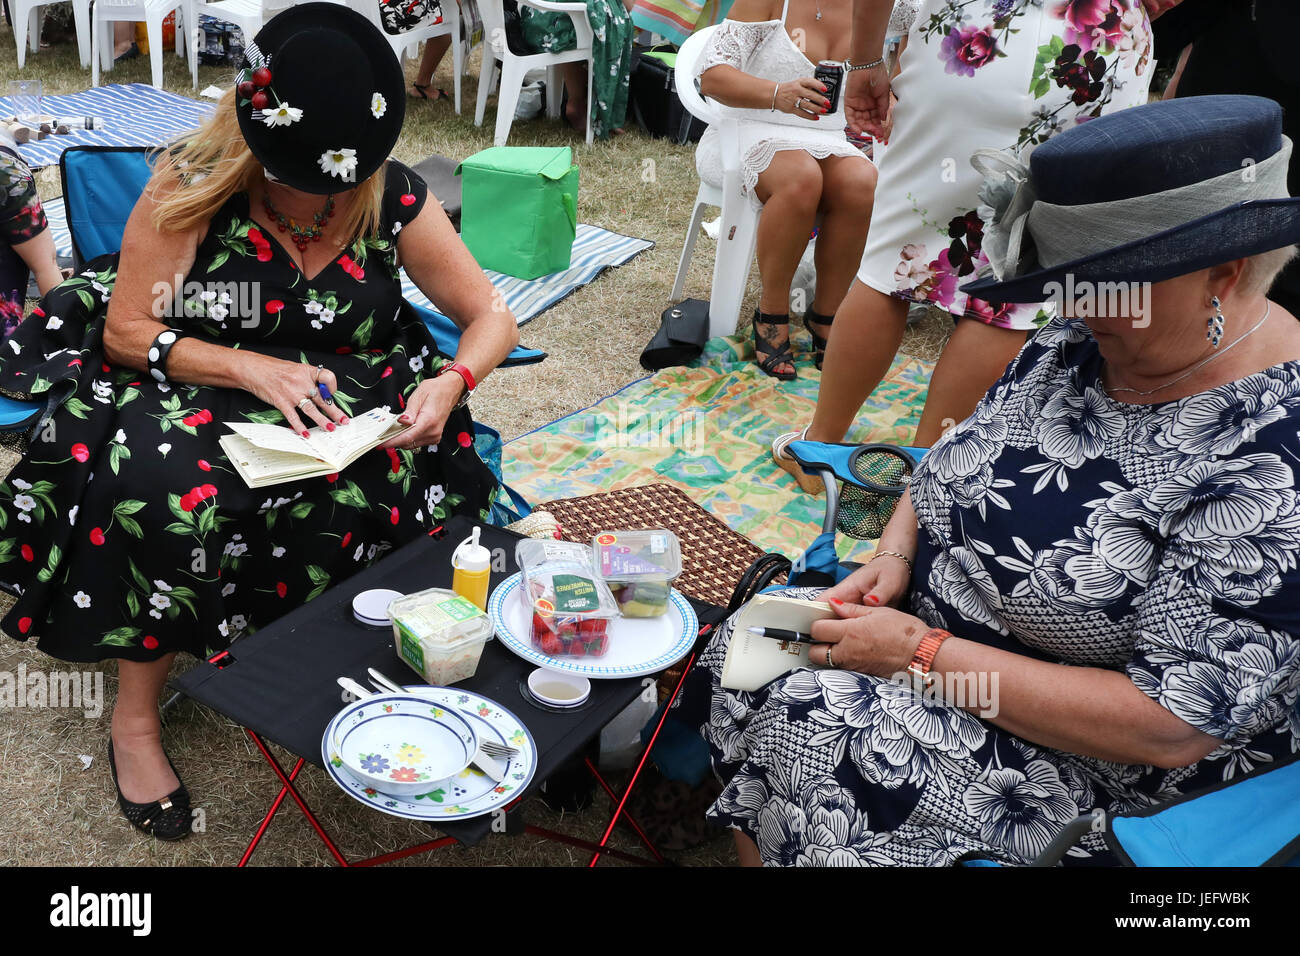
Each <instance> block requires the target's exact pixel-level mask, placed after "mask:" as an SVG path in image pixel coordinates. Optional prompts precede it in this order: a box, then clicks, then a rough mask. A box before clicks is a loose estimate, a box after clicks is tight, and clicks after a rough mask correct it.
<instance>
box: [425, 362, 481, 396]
mask: <svg viewBox="0 0 1300 956" xmlns="http://www.w3.org/2000/svg"><path fill="white" fill-rule="evenodd" d="M444 372H455V373H456V374H457V375H459V376H460V377H461V378H463V379H464V380H465V392H466V394H468V393H469V392H472V391H474V389H475V388H476V387H477V383H476V382H475V381H474V373H473V372H471V371H470V370H469V369H467V368H466V367H465V366H463V365H461V364H460V363H459V362H448V363H447V364H446V365H444V366H443V367H442V368H440V369H438V375H441V374H443V373H444ZM435 377H436V376H435Z"/></svg>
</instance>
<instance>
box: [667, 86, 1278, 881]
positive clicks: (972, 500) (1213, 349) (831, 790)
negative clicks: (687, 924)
mask: <svg viewBox="0 0 1300 956" xmlns="http://www.w3.org/2000/svg"><path fill="white" fill-rule="evenodd" d="M1176 103H1177V104H1186V105H1175V102H1174V101H1171V102H1169V103H1159V104H1153V105H1151V106H1141V107H1135V108H1134V109H1133V110H1131V111H1128V112H1126V113H1121V114H1117V115H1116V116H1114V117H1107V118H1102V119H1099V120H1096V121H1095V122H1094V123H1091V124H1088V125H1086V126H1082V127H1079V128H1078V129H1077V130H1074V131H1071V132H1068V133H1063V134H1062V135H1061V136H1060V137H1059V138H1058V139H1057V140H1054V141H1053V142H1052V143H1049V144H1048V145H1046V146H1043V147H1041V148H1040V150H1039V152H1038V153H1036V154H1035V159H1034V163H1033V173H1032V181H1031V182H1030V183H1028V184H1026V185H1024V186H1022V187H1021V190H1020V191H1019V192H1018V193H1017V195H1020V196H1021V197H1022V198H1023V197H1024V196H1025V195H1028V197H1029V198H1030V199H1032V198H1033V196H1034V192H1033V190H1034V188H1038V189H1039V193H1038V195H1039V196H1041V197H1042V202H1041V203H1040V202H1035V203H1034V204H1033V205H1032V206H1020V207H1019V208H1020V209H1021V211H1022V212H1023V211H1024V210H1025V209H1026V208H1031V209H1032V210H1033V211H1032V212H1029V213H1028V215H1027V222H1028V227H1027V230H1026V232H1025V233H1024V236H1025V238H1024V239H1023V244H1024V248H1022V250H1021V251H1020V253H1019V257H1018V255H1017V253H1016V250H1015V249H1014V244H1015V242H1019V241H1021V239H1020V238H1019V236H1020V233H1019V229H1020V227H1021V226H1022V225H1023V223H1022V222H1021V221H1011V218H1012V217H1014V215H1015V214H1014V212H1013V213H1008V212H1007V210H1008V208H1011V209H1013V210H1014V209H1015V208H1016V203H1015V201H1014V200H1011V198H1010V197H1011V192H1015V191H1014V190H1012V191H1011V192H1007V193H1003V194H1002V195H1001V196H997V195H990V203H991V206H992V208H993V211H994V213H995V217H994V220H993V221H994V223H995V229H994V236H993V238H994V242H993V243H992V244H991V245H990V246H989V248H994V249H997V250H1006V249H1007V248H1008V246H1007V239H1006V235H1007V234H1014V237H1015V238H1013V239H1012V246H1013V248H1012V249H1011V251H1010V252H1007V253H1006V254H1005V262H1004V261H1003V259H1002V258H999V260H998V269H999V271H998V275H999V276H1002V280H1003V281H1001V282H999V281H997V280H994V279H990V280H988V281H984V282H981V283H979V284H978V285H977V286H975V287H974V288H973V289H972V294H980V295H983V294H985V292H987V293H988V294H989V296H990V297H991V298H997V297H999V296H1005V297H1006V298H1007V299H1008V300H1010V301H1017V302H1020V301H1042V300H1043V299H1044V298H1046V297H1047V296H1045V295H1044V293H1043V289H1044V288H1045V287H1046V286H1045V279H1044V277H1045V278H1046V279H1053V280H1059V279H1060V278H1061V276H1062V275H1063V274H1064V273H1065V272H1077V276H1078V279H1077V281H1078V282H1080V283H1081V285H1080V286H1078V288H1082V287H1083V285H1086V284H1087V283H1089V282H1092V281H1093V277H1095V276H1106V277H1108V278H1110V277H1114V276H1115V275H1117V274H1123V270H1128V272H1129V274H1131V275H1133V276H1134V279H1135V282H1134V283H1132V285H1136V286H1139V288H1140V284H1141V282H1142V281H1146V280H1148V279H1150V280H1152V281H1154V284H1150V283H1148V286H1147V289H1146V292H1145V293H1143V294H1144V295H1145V300H1144V301H1145V302H1146V307H1145V308H1149V309H1150V311H1145V312H1142V311H1140V310H1135V309H1134V308H1133V307H1132V304H1131V303H1130V305H1129V306H1128V307H1126V308H1113V309H1109V310H1102V312H1101V313H1100V314H1099V312H1098V311H1089V312H1083V311H1082V310H1081V309H1079V306H1078V303H1077V302H1075V303H1071V302H1066V305H1067V306H1069V307H1070V310H1071V311H1081V312H1082V317H1074V318H1059V317H1058V318H1055V319H1053V320H1051V321H1050V322H1049V323H1048V324H1047V325H1046V326H1045V327H1044V328H1043V329H1041V330H1040V331H1039V332H1038V333H1037V334H1036V335H1035V336H1034V337H1033V339H1031V340H1030V342H1029V343H1028V344H1027V345H1026V346H1025V348H1024V349H1023V350H1022V351H1021V353H1020V354H1019V356H1018V357H1017V358H1016V359H1015V361H1014V362H1012V364H1011V365H1010V366H1009V367H1008V368H1007V370H1006V372H1005V373H1004V375H1003V376H1002V378H1001V379H1000V380H999V381H998V382H997V383H996V384H995V385H994V387H993V388H992V389H991V390H990V392H989V394H988V395H987V396H986V397H985V399H984V400H983V401H982V402H981V403H980V404H979V405H978V406H977V408H976V410H975V412H974V414H973V415H971V417H970V418H968V419H966V420H965V421H964V422H962V423H960V424H959V425H957V426H956V427H955V428H953V429H951V430H950V431H949V432H947V433H946V434H945V435H944V437H943V438H942V439H940V440H939V441H938V442H937V443H936V444H935V445H934V446H933V447H932V448H931V450H930V451H929V453H928V454H927V455H926V456H925V457H924V458H923V459H922V461H921V462H920V464H919V466H918V468H917V470H916V473H915V475H914V477H913V479H912V481H911V484H910V488H909V492H908V494H907V495H905V496H904V497H903V500H902V501H901V503H900V505H899V508H898V511H897V512H896V514H895V516H894V518H893V519H892V521H891V522H890V524H889V526H888V528H887V529H886V531H885V533H884V535H882V537H881V540H880V542H879V547H878V549H877V552H876V555H875V556H874V557H873V558H872V560H871V561H870V562H868V563H867V564H866V565H865V566H864V567H863V568H861V569H860V570H859V571H857V572H855V573H854V574H853V575H851V576H850V577H848V578H847V579H846V580H844V581H842V582H841V583H840V584H839V585H837V586H836V587H834V588H833V589H831V590H830V591H828V592H825V593H824V594H823V595H822V598H823V599H827V600H830V601H831V604H832V607H834V608H835V609H836V610H837V612H838V615H837V616H838V618H839V619H838V620H834V621H825V622H819V623H818V624H817V625H815V626H814V628H813V636H814V638H815V639H816V640H818V641H819V642H821V646H815V647H813V648H812V650H811V651H810V659H811V661H812V663H813V664H815V665H821V668H820V669H813V668H800V669H797V670H794V671H792V672H791V673H790V674H788V675H787V676H785V677H782V678H777V679H776V680H774V681H772V682H771V683H769V684H768V685H766V686H765V687H763V688H761V689H759V690H757V691H754V692H737V691H733V690H728V689H726V688H723V687H722V686H721V684H720V672H721V665H722V661H723V657H724V655H725V652H726V649H727V646H728V643H729V641H730V639H731V629H730V626H727V627H724V628H723V629H721V630H720V631H719V633H718V635H717V636H716V637H715V638H714V640H713V641H712V643H711V644H710V645H709V647H708V649H707V650H706V651H705V652H704V653H703V654H702V655H701V659H700V663H699V665H698V666H697V668H696V670H695V671H694V673H693V676H692V680H693V681H695V682H696V683H695V687H694V688H688V689H687V692H686V696H687V697H688V698H689V697H690V696H691V694H695V695H697V696H696V698H695V701H694V702H693V704H692V706H695V707H699V706H700V705H701V704H702V703H703V701H704V700H708V701H709V712H708V715H707V717H704V716H703V715H702V714H700V717H701V720H702V723H703V733H704V736H705V738H706V740H707V741H708V742H709V744H710V746H711V749H712V751H713V757H714V765H715V768H716V769H717V770H718V773H719V775H720V777H721V779H722V780H723V782H724V784H725V789H724V791H723V793H722V795H721V797H720V798H719V799H718V800H717V801H716V803H715V804H714V805H713V807H712V808H711V810H710V813H709V816H710V819H712V820H713V821H715V822H717V823H720V824H723V825H725V826H730V827H732V828H734V829H736V831H737V833H738V837H737V843H738V847H739V849H740V853H741V858H742V860H743V861H746V862H751V863H757V862H760V861H761V862H763V863H766V864H769V865H836V864H866V865H944V864H949V863H952V862H954V861H956V860H959V859H961V858H963V857H966V856H977V857H984V858H992V859H995V860H999V861H1003V862H1010V863H1024V862H1027V861H1030V860H1033V859H1034V858H1035V857H1037V856H1038V855H1039V854H1040V853H1041V852H1042V851H1043V850H1044V849H1045V848H1046V846H1047V845H1048V843H1049V842H1050V841H1051V840H1052V839H1053V837H1055V836H1056V835H1057V834H1058V833H1059V832H1060V831H1061V830H1062V829H1063V828H1064V826H1065V825H1066V824H1067V823H1069V822H1071V821H1073V820H1074V819H1075V818H1076V817H1077V816H1080V815H1083V814H1087V813H1090V812H1091V811H1093V810H1094V809H1096V808H1101V809H1102V810H1104V811H1106V812H1107V813H1115V812H1127V811H1133V810H1138V809H1142V808H1146V807H1150V806H1153V805H1156V804H1158V803H1161V802H1164V801H1168V800H1170V799H1171V798H1175V797H1177V796H1179V795H1182V794H1187V793H1191V792H1194V791H1198V790H1203V789H1205V788H1208V787H1211V786H1214V785H1216V784H1222V783H1223V782H1224V781H1232V780H1234V779H1237V778H1240V777H1241V776H1242V775H1244V774H1246V773H1249V772H1252V771H1255V770H1259V769H1261V768H1268V767H1269V766H1271V765H1273V764H1275V763H1278V762H1282V761H1289V760H1294V759H1300V711H1297V707H1296V704H1297V698H1298V697H1300V602H1298V601H1297V598H1296V595H1297V594H1298V593H1300V492H1298V491H1297V487H1298V485H1300V482H1297V474H1300V437H1297V432H1298V431H1300V323H1297V320H1296V317H1294V316H1292V315H1289V314H1288V313H1287V312H1286V311H1285V310H1283V309H1282V308H1281V307H1279V306H1277V305H1276V304H1271V303H1269V302H1268V300H1267V299H1266V293H1267V290H1268V288H1269V285H1270V284H1271V282H1272V280H1273V278H1274V276H1275V275H1276V274H1277V272H1278V271H1279V270H1280V269H1281V268H1282V267H1283V266H1284V265H1285V263H1286V262H1287V261H1288V260H1289V259H1290V257H1291V255H1292V254H1293V253H1294V251H1295V250H1294V247H1293V246H1286V245H1285V244H1287V243H1294V242H1295V241H1296V240H1297V239H1300V212H1298V211H1297V210H1300V200H1290V199H1287V198H1285V197H1286V195H1287V194H1286V168H1287V157H1288V155H1289V153H1290V148H1291V146H1290V142H1289V141H1285V140H1283V139H1282V137H1281V111H1280V109H1279V108H1278V107H1277V105H1276V104H1275V103H1272V102H1271V101H1268V100H1260V99H1254V98H1248V97H1202V98H1199V99H1190V100H1179V101H1176ZM1153 131H1154V132H1153ZM1190 145H1195V146H1197V147H1203V148H1197V149H1192V148H1190ZM1119 154H1125V155H1126V156H1128V157H1129V158H1130V159H1132V157H1135V156H1138V155H1140V154H1143V155H1145V156H1146V158H1145V159H1143V160H1132V162H1133V163H1134V165H1132V166H1129V167H1128V168H1129V172H1130V175H1131V176H1132V181H1119V182H1116V181H1115V179H1114V178H1113V177H1111V176H1110V175H1109V171H1112V170H1116V169H1124V168H1126V163H1125V162H1124V161H1121V160H1120V159H1119ZM1250 156H1253V157H1269V159H1267V160H1264V161H1261V162H1260V163H1259V165H1258V167H1257V172H1258V179H1256V180H1255V181H1254V182H1253V183H1250V184H1247V183H1244V182H1243V181H1242V177H1241V175H1240V160H1241V159H1243V158H1244V157H1250ZM1049 183H1053V184H1054V185H1053V193H1052V194H1051V195H1050V197H1049V194H1048V192H1047V187H1048V184H1049ZM1256 183H1258V184H1259V185H1258V187H1257V186H1256V185H1255V184H1256ZM1153 184H1154V185H1153ZM1179 189H1181V190H1182V192H1181V193H1178V190H1179ZM1175 193H1177V194H1178V195H1176V196H1175V195H1174V194H1175ZM1071 195H1073V196H1074V197H1075V199H1074V200H1073V201H1072V202H1067V201H1066V200H1067V197H1069V196H1071ZM1188 195H1191V196H1195V197H1197V198H1196V199H1195V200H1193V201H1192V202H1191V203H1189V204H1183V202H1182V199H1183V197H1186V196H1188ZM1134 197H1136V198H1134ZM1247 197H1251V198H1254V199H1256V200H1262V202H1260V201H1256V202H1243V201H1240V200H1243V199H1245V198H1247ZM1274 197H1278V198H1274ZM1042 203H1051V204H1053V208H1055V209H1056V210H1058V211H1062V210H1063V211H1065V212H1062V215H1067V214H1068V215H1069V216H1070V217H1071V221H1072V222H1073V223H1074V225H1075V226H1076V228H1077V231H1072V232H1071V234H1070V235H1071V238H1068V239H1065V240H1064V244H1065V245H1066V246H1067V247H1069V249H1070V250H1072V251H1071V252H1070V253H1068V254H1057V253H1050V257H1051V259H1052V260H1055V261H1054V262H1049V252H1048V251H1047V249H1048V247H1049V242H1048V240H1050V239H1053V238H1055V239H1060V238H1061V237H1060V234H1059V221H1058V222H1056V223H1055V224H1054V226H1055V227H1056V228H1053V227H1050V226H1049V227H1047V231H1044V230H1043V227H1037V228H1038V231H1037V232H1035V229H1036V225H1035V217H1036V215H1038V213H1039V211H1040V206H1041V205H1042ZM1097 210H1103V211H1106V210H1109V211H1108V212H1102V213H1100V214H1099V213H1098V212H1097ZM1106 215H1108V216H1110V217H1112V220H1111V221H1114V219H1115V218H1118V219H1122V220H1123V226H1120V227H1116V228H1118V229H1120V230H1121V233H1120V234H1119V235H1118V236H1117V234H1116V232H1115V231H1114V230H1108V228H1107V227H1106V226H1105V221H1106V220H1105V219H1104V218H1101V217H1104V216H1106ZM1004 216H1008V217H1009V218H1008V221H1006V222H1004V221H1003V217H1004ZM1283 216H1285V217H1286V218H1285V219H1283V218H1282V217H1283ZM1148 217H1150V220H1148ZM1162 217H1164V218H1163V221H1162ZM1148 221H1150V222H1151V224H1150V225H1149V226H1148V227H1147V228H1149V229H1150V234H1151V235H1161V242H1162V243H1163V245H1161V246H1160V247H1159V248H1160V253H1159V255H1158V256H1153V254H1152V250H1153V249H1154V248H1155V246H1154V245H1153V244H1152V243H1148V242H1143V241H1137V240H1134V236H1135V234H1136V231H1137V229H1138V228H1139V224H1141V223H1147V222H1148ZM1099 223H1100V224H1099ZM1031 237H1032V238H1031ZM1098 237H1100V238H1098ZM1125 237H1127V241H1124V238H1125ZM1171 237H1174V238H1171ZM1116 238H1119V239H1120V240H1121V241H1115V239H1116ZM1088 242H1091V247H1089V246H1087V245H1085V243H1088ZM1035 243H1037V247H1036V248H1037V250H1038V251H1037V253H1036V254H1037V255H1039V256H1041V259H1040V260H1039V263H1038V265H1039V266H1041V267H1043V268H1041V269H1040V271H1038V272H1032V273H1031V274H1030V275H1029V276H1027V277H1025V278H1023V279H1015V278H1013V277H1015V276H1017V271H1016V268H1017V265H1019V267H1020V271H1021V274H1023V272H1024V268H1025V265H1024V264H1025V263H1029V264H1030V266H1029V267H1030V268H1032V267H1033V263H1034V259H1033V253H1032V250H1033V249H1034V248H1035ZM1279 247H1280V248H1279ZM1024 249H1029V250H1030V252H1025V251H1024ZM1269 250H1276V251H1269ZM1215 262H1218V263H1219V264H1217V265H1211V266H1208V267H1207V266H1206V265H1205V264H1206V263H1215ZM1061 263H1063V264H1061ZM1049 265H1050V266H1051V269H1048V268H1046V267H1047V266H1049ZM1180 270H1181V271H1183V272H1184V273H1185V274H1183V275H1177V277H1176V278H1168V277H1167V276H1168V273H1169V272H1174V273H1175V274H1177V272H1178V271H1180ZM1017 282H1018V283H1019V284H1018V285H1017V284H1016V283H1017ZM1143 314H1144V315H1145V319H1146V321H1139V319H1140V318H1141V317H1142V315H1143ZM909 588H910V608H911V613H904V612H903V611H901V610H897V609H895V607H894V606H891V605H898V604H901V603H902V602H903V600H904V598H905V597H906V596H907V594H908V591H909ZM798 593H800V594H801V595H803V596H808V597H812V596H814V595H815V592H813V591H811V590H809V591H802V592H798ZM936 641H937V642H938V643H937V644H936V643H933V642H936ZM927 642H930V643H928V644H927ZM911 667H915V668H916V670H918V671H921V672H924V673H926V674H928V675H929V676H930V677H933V678H935V679H936V680H937V681H938V683H936V684H934V685H932V686H933V687H934V688H936V689H937V693H938V694H939V698H940V699H939V700H937V701H936V700H934V699H933V698H932V697H931V696H930V695H929V694H928V693H922V694H918V693H915V692H914V691H913V686H912V685H911V683H910V681H905V680H902V679H896V678H900V677H901V675H904V674H906V673H907V671H908V670H909V668H911ZM967 675H969V676H970V677H973V678H975V683H965V684H961V683H959V682H958V680H957V679H958V678H965V677H967ZM995 679H996V683H994V680H995ZM961 691H964V692H965V693H966V695H967V696H966V699H965V700H962V699H960V697H959V696H958V694H959V692H961ZM945 701H947V703H945ZM1114 860H1115V857H1114V856H1113V855H1112V853H1111V852H1110V850H1108V849H1107V847H1106V846H1105V845H1104V843H1103V841H1102V839H1101V837H1100V835H1097V834H1091V835H1089V836H1088V837H1085V838H1084V839H1083V841H1082V842H1081V844H1080V846H1079V847H1078V848H1076V849H1075V850H1073V851H1072V853H1071V855H1070V856H1069V857H1067V862H1074V863H1099V862H1100V863H1111V862H1114Z"/></svg>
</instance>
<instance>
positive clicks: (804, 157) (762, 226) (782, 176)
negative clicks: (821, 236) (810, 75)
mask: <svg viewBox="0 0 1300 956" xmlns="http://www.w3.org/2000/svg"><path fill="white" fill-rule="evenodd" d="M754 192H755V195H757V196H758V198H759V199H760V200H761V201H762V203H763V214H762V215H761V216H759V217H758V243H757V257H758V274H759V277H760V279H761V281H762V284H763V288H762V291H761V292H760V294H759V299H758V308H759V311H760V312H766V313H768V314H769V315H785V314H786V313H788V312H789V311H790V283H791V282H792V281H793V280H794V272H795V269H797V268H798V267H799V258H800V256H802V255H803V251H804V249H806V248H807V247H808V237H809V235H811V234H812V229H813V224H814V223H815V222H816V221H817V206H818V204H819V203H820V202H821V195H822V171H821V166H820V164H819V163H818V162H817V160H815V159H813V158H812V157H811V156H809V155H808V154H807V153H805V152H804V151H803V150H801V149H783V150H780V151H779V152H777V153H776V155H775V156H773V157H772V162H771V163H769V164H768V167H767V169H765V170H763V172H761V173H759V176H758V184H757V185H756V186H755V190H754ZM758 334H759V335H760V336H761V337H762V338H763V339H764V340H766V341H769V342H771V343H772V345H773V346H774V347H775V348H776V350H778V351H779V350H780V348H781V346H783V345H784V344H785V343H787V342H789V341H790V330H789V327H788V326H783V325H771V324H767V323H760V325H759V329H758ZM773 371H774V372H776V373H778V374H788V373H790V372H792V371H794V366H793V365H791V364H790V363H789V362H783V363H781V364H780V365H777V366H776V367H775V368H774V369H773Z"/></svg>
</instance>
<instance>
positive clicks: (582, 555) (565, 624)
mask: <svg viewBox="0 0 1300 956" xmlns="http://www.w3.org/2000/svg"><path fill="white" fill-rule="evenodd" d="M515 559H516V560H517V561H518V562H519V567H520V569H521V570H522V572H523V593H524V597H525V600H527V601H529V602H530V605H531V608H532V624H531V631H530V633H531V641H532V645H533V647H535V648H536V649H537V650H539V651H541V652H542V653H543V654H546V655H547V656H549V657H603V656H605V654H606V653H607V652H608V651H609V622H610V621H611V620H612V619H613V618H616V617H618V604H616V603H615V601H614V596H613V595H612V594H610V592H609V588H607V587H606V586H605V582H603V581H602V580H601V579H600V576H599V575H598V574H596V570H595V568H594V566H593V565H592V555H591V549H590V548H588V547H587V546H586V545H585V544H572V543H570V542H568V541H545V540H540V539H533V538H529V539H525V540H523V541H520V542H519V544H518V545H516V547H515Z"/></svg>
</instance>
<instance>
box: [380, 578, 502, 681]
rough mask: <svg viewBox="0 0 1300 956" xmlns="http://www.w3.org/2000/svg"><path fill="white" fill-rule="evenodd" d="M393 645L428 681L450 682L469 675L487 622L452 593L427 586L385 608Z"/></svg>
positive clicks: (487, 630) (485, 637) (475, 665)
mask: <svg viewBox="0 0 1300 956" xmlns="http://www.w3.org/2000/svg"><path fill="white" fill-rule="evenodd" d="M388 616H389V617H390V618H392V620H393V646H394V647H395V648H396V649H397V656H398V657H400V658H401V659H402V660H404V661H406V663H407V664H409V665H410V666H411V667H412V668H413V669H414V670H415V672H416V673H417V674H419V675H420V676H421V677H423V678H424V679H425V680H426V681H427V682H428V683H430V684H434V685H437V686H446V685H448V684H454V683H456V681H460V680H465V678H467V677H473V676H474V672H475V671H476V670H478V659H479V658H480V657H481V656H482V654H483V645H484V644H486V643H487V642H488V639H489V638H490V637H491V636H492V621H491V619H490V618H489V617H488V616H487V615H486V614H484V613H483V612H482V611H481V610H479V609H478V608H477V607H475V606H474V605H473V604H472V603H470V602H469V601H467V600H465V598H463V597H461V596H460V595H459V594H457V593H456V592H455V591H450V590H447V589H446V588H429V589H428V590H425V591H416V592H415V593H414V594H407V595H405V596H404V597H400V598H397V599H396V600H395V601H393V603H392V604H390V605H388Z"/></svg>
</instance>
